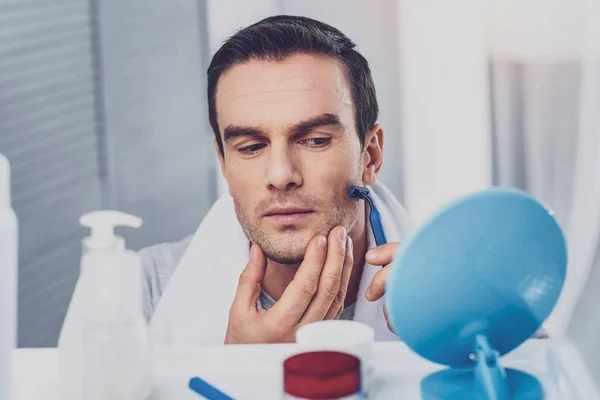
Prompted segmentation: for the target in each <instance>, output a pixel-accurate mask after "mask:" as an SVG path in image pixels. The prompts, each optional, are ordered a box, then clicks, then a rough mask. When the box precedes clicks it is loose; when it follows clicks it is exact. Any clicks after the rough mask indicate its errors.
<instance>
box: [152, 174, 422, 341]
mask: <svg viewBox="0 0 600 400" xmlns="http://www.w3.org/2000/svg"><path fill="white" fill-rule="evenodd" d="M369 189H370V193H371V196H372V198H373V201H374V202H375V204H376V206H377V209H378V210H379V213H380V214H381V218H382V222H383V227H384V230H385V234H386V238H387V241H388V242H400V241H402V240H403V238H404V237H405V236H406V235H407V233H409V231H410V230H412V224H411V222H410V220H409V217H408V213H407V212H406V210H405V209H404V208H403V207H402V205H401V204H400V203H399V202H398V200H396V198H395V197H394V196H393V195H392V194H391V193H390V192H389V190H388V189H387V188H386V187H385V186H384V185H383V184H381V183H375V184H374V185H372V186H370V187H369ZM366 229H367V247H368V248H369V249H371V248H373V247H375V246H376V244H375V240H374V237H373V233H372V231H371V225H370V223H369V219H368V218H367V224H366ZM248 260H249V241H248V238H247V237H246V236H245V234H244V232H243V231H242V228H241V226H240V224H239V222H238V220H237V217H236V213H235V209H234V204H233V199H232V198H231V197H230V196H228V195H227V196H224V197H222V198H220V199H219V200H218V201H217V202H216V203H215V204H214V205H213V207H212V208H211V209H210V210H209V212H208V213H207V215H206V216H205V218H204V220H203V221H202V223H201V224H200V227H199V228H198V230H197V231H196V233H195V235H194V237H193V239H192V241H191V243H190V245H189V247H188V249H187V251H186V253H185V254H184V256H183V258H182V259H181V261H180V263H179V265H178V266H177V268H176V269H175V272H174V274H173V276H172V277H171V280H170V281H169V284H168V285H167V287H166V288H165V291H164V293H163V295H162V297H161V299H160V301H159V303H158V306H157V308H156V310H155V312H154V315H153V317H152V319H151V321H150V338H151V342H152V344H153V345H155V346H188V347H190V346H200V345H215V344H223V342H224V340H225V334H226V331H227V324H228V319H229V309H230V307H231V304H232V302H233V298H234V296H235V292H236V289H237V283H238V278H239V275H240V274H241V272H242V271H243V269H244V268H245V266H246V264H247V263H248ZM380 269H381V266H372V265H369V264H365V266H364V270H363V274H362V277H361V282H360V285H359V291H358V299H357V303H356V309H355V314H354V320H355V321H360V322H363V323H366V324H368V325H370V326H371V327H373V329H374V330H375V338H376V340H379V341H381V340H395V339H397V337H396V336H395V335H394V334H393V333H391V332H390V331H389V330H388V328H387V323H386V321H385V317H384V315H383V304H384V300H383V299H380V300H379V301H375V302H369V301H367V300H366V299H365V291H366V289H367V287H369V285H370V283H371V281H372V279H373V276H374V275H375V273H376V272H377V271H378V270H380Z"/></svg>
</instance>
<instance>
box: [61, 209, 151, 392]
mask: <svg viewBox="0 0 600 400" xmlns="http://www.w3.org/2000/svg"><path fill="white" fill-rule="evenodd" d="M80 224H81V225H83V226H86V227H88V228H90V229H91V235H90V236H88V237H86V238H84V240H83V246H82V249H83V254H82V258H81V269H80V275H79V279H78V280H77V284H76V286H75V290H74V292H73V297H72V299H71V303H70V305H69V309H68V311H67V315H66V317H65V321H64V323H63V329H62V331H61V334H60V338H59V342H58V363H59V365H58V367H59V368H58V369H59V379H60V383H61V388H62V390H63V396H64V398H65V399H68V400H80V399H86V400H87V399H111V400H121V399H122V400H125V399H127V400H143V399H146V398H147V397H148V396H149V393H150V389H151V386H152V385H151V372H150V371H151V359H150V350H149V344H148V326H147V323H146V320H145V318H144V315H143V311H142V279H143V277H142V269H141V261H140V258H139V256H138V254H137V253H136V252H134V251H130V250H127V249H126V248H125V240H124V239H123V237H121V236H117V235H115V234H114V228H115V227H117V226H126V227H132V228H139V227H140V226H141V224H142V220H141V219H139V218H137V217H134V216H132V215H129V214H125V213H122V212H118V211H111V210H106V211H96V212H92V213H89V214H85V215H83V216H82V217H81V218H80Z"/></svg>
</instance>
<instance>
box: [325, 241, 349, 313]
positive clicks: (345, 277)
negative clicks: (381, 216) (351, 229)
mask: <svg viewBox="0 0 600 400" xmlns="http://www.w3.org/2000/svg"><path fill="white" fill-rule="evenodd" d="M353 249H354V246H353V244H352V238H351V237H350V236H348V241H347V242H346V258H344V267H343V269H342V281H341V284H340V289H339V290H338V293H337V296H336V299H335V301H334V302H333V304H332V305H331V307H330V308H329V311H328V312H327V315H325V319H338V318H339V317H340V314H341V313H342V311H343V310H344V301H345V300H346V294H347V293H348V283H349V282H350V274H351V273H352V268H353V266H354V255H353V253H352V251H353Z"/></svg>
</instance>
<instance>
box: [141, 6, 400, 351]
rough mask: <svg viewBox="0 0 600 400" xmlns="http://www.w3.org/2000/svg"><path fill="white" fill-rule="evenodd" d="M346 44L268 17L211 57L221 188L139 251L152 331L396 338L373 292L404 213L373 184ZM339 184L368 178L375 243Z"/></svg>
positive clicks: (320, 30)
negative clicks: (316, 332)
mask: <svg viewBox="0 0 600 400" xmlns="http://www.w3.org/2000/svg"><path fill="white" fill-rule="evenodd" d="M354 47H355V45H354V43H352V41H351V40H350V39H348V38H347V37H346V36H344V35H343V34H342V33H341V32H340V31H338V30H337V29H335V28H333V27H331V26H329V25H326V24H324V23H321V22H318V21H315V20H312V19H308V18H303V17H292V16H276V17H270V18H266V19H264V20H262V21H260V22H258V23H256V24H254V25H251V26H249V27H247V28H245V29H242V30H241V31H239V32H238V33H236V34H235V35H234V36H232V37H231V38H230V39H229V40H228V41H226V42H225V43H224V44H223V46H222V47H221V48H220V49H219V50H218V51H217V53H216V54H215V55H214V57H213V59H212V62H211V64H210V66H209V68H208V104H209V117H210V122H211V125H212V128H213V131H214V134H215V140H214V145H215V149H216V152H217V154H218V156H219V159H220V162H221V170H222V173H223V175H224V177H225V179H226V181H227V184H228V188H229V195H230V196H226V197H224V198H223V199H220V200H219V201H218V202H217V203H216V204H215V205H214V206H213V208H212V209H211V210H210V211H209V213H208V214H207V216H206V217H205V219H204V221H203V222H202V224H201V226H200V228H199V229H198V232H196V234H195V235H194V237H193V238H188V239H186V240H185V241H183V242H182V243H178V244H175V245H172V246H165V245H160V246H154V247H152V248H149V249H145V250H143V251H142V252H141V254H142V256H143V264H144V270H145V272H146V277H147V285H146V307H145V311H146V315H147V318H148V319H149V321H150V327H151V334H152V339H153V340H154V341H155V342H157V343H162V344H188V345H189V344H192V345H195V344H214V343H274V342H292V341H294V340H295V332H296V331H297V329H298V328H299V327H300V326H303V325H305V324H307V323H310V322H313V321H320V320H327V319H355V320H358V321H362V322H365V323H368V324H370V325H371V326H373V327H374V329H375V330H376V338H378V339H381V340H385V339H394V338H395V335H394V334H393V332H392V329H391V327H390V326H389V324H387V321H386V319H387V316H386V315H385V307H384V306H383V304H384V303H383V301H382V299H383V296H384V291H385V281H386V276H387V272H388V269H389V267H388V264H389V263H390V262H391V260H392V256H393V255H394V252H395V250H396V247H397V245H398V242H399V241H400V240H401V239H402V237H403V236H404V235H406V233H407V232H408V230H409V229H410V222H409V221H408V218H407V215H406V212H405V211H404V209H403V208H402V206H401V205H400V204H399V203H398V202H397V201H396V200H395V199H394V198H393V196H392V195H391V194H390V193H389V192H388V191H387V190H386V189H385V187H383V185H381V184H380V183H378V182H377V175H378V173H379V171H380V169H381V166H382V162H383V144H384V132H383V129H382V127H381V126H379V125H378V124H377V116H378V105H377V99H376V95H375V87H374V84H373V80H372V77H371V72H370V70H369V66H368V63H367V61H366V60H365V59H364V58H363V57H362V56H361V55H360V54H359V53H358V52H357V51H356V50H355V49H354ZM352 185H356V186H367V187H369V188H370V190H371V193H372V195H373V197H374V198H375V202H376V204H377V205H378V207H379V211H380V213H381V215H382V218H383V224H384V229H385V231H386V235H387V237H388V241H389V243H388V244H385V245H382V246H379V247H375V246H376V245H375V243H374V240H373V235H372V233H371V227H370V224H369V220H368V215H367V210H368V208H366V205H365V202H364V201H363V200H357V199H352V198H349V197H348V189H349V188H350V187H351V186H352ZM167 283H168V284H167ZM381 322H383V325H382V324H381ZM382 326H383V328H382Z"/></svg>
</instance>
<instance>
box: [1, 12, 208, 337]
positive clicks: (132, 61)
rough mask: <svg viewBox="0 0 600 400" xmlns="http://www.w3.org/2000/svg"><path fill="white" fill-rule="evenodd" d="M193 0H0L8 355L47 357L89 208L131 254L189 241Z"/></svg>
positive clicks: (196, 131)
mask: <svg viewBox="0 0 600 400" xmlns="http://www.w3.org/2000/svg"><path fill="white" fill-rule="evenodd" d="M204 7H205V6H204V2H203V1H199V2H195V1H187V0H176V1H170V2H162V1H157V0H150V1H144V0H128V1H116V0H103V1H99V0H53V1H47V0H19V1H6V0H0V152H2V153H3V154H6V155H7V157H8V158H9V160H10V162H11V164H12V167H13V188H12V189H13V201H14V206H15V209H16V212H17V215H18V217H19V222H20V267H19V268H20V271H19V346H20V347H41V346H44V347H46V346H55V345H56V343H57V338H58V335H59V333H60V328H61V326H62V322H63V319H64V315H65V312H66V309H67V307H68V303H69V301H70V298H71V295H72V292H73V287H74V284H75V281H76V279H77V276H78V273H79V259H80V255H81V249H80V243H81V239H82V237H83V236H85V235H86V234H87V230H86V229H84V228H81V227H80V226H79V225H78V219H79V216H80V215H81V214H83V213H85V212H89V211H92V210H97V209H101V208H113V209H119V210H122V211H126V212H131V213H133V214H135V215H138V216H140V217H142V218H143V219H144V225H143V226H142V228H141V229H140V230H136V231H123V232H120V233H122V234H124V236H125V237H126V239H127V244H128V247H129V248H132V249H136V250H137V249H140V248H142V247H145V246H149V245H152V244H156V243H159V242H165V241H166V242H168V241H177V240H180V239H182V238H184V237H185V236H187V235H190V234H192V233H193V232H194V230H195V229H196V228H197V226H198V223H199V221H200V220H201V219H202V217H203V215H204V214H205V212H206V211H207V210H208V208H209V206H210V204H211V203H212V201H214V199H215V197H216V179H215V174H216V171H215V162H214V154H213V153H214V151H213V150H212V144H211V140H212V133H211V132H210V129H209V124H208V121H207V117H206V101H205V98H204V97H205V87H204V85H205V82H204V80H205V70H206V61H207V60H206V54H207V52H208V51H207V46H206V33H205V31H204V26H205V24H204V23H203V20H204Z"/></svg>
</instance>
